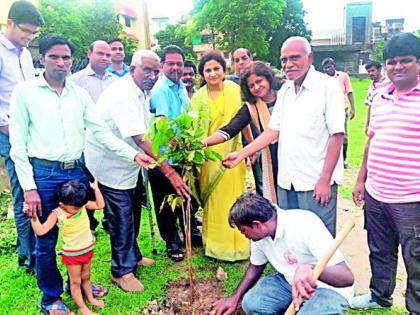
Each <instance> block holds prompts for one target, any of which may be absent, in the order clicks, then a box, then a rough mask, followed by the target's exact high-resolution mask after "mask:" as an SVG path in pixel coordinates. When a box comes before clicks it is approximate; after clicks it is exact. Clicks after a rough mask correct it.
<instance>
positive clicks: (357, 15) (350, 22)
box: [344, 1, 372, 45]
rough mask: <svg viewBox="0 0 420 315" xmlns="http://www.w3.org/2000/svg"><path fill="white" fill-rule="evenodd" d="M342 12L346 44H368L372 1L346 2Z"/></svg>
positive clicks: (369, 41)
mask: <svg viewBox="0 0 420 315" xmlns="http://www.w3.org/2000/svg"><path fill="white" fill-rule="evenodd" d="M344 12H345V13H344V16H345V23H346V24H345V25H346V44H347V45H352V44H370V43H371V34H372V2H370V1H368V2H353V3H347V5H346V7H345V9H344Z"/></svg>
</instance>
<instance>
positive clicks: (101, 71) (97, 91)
mask: <svg viewBox="0 0 420 315" xmlns="http://www.w3.org/2000/svg"><path fill="white" fill-rule="evenodd" d="M87 57H88V59H89V64H88V65H87V66H86V68H85V69H83V70H80V71H79V72H76V73H75V74H73V75H72V76H71V77H70V79H71V80H73V82H74V83H76V84H77V85H79V86H80V87H82V88H84V89H85V90H86V91H87V92H88V93H89V95H90V97H91V98H92V100H93V101H94V102H95V103H96V102H97V101H98V98H99V95H101V93H102V92H103V90H105V89H106V88H107V87H108V86H109V85H110V84H111V83H112V82H113V81H115V80H116V79H117V78H118V77H117V76H116V75H114V74H112V73H110V72H108V71H106V68H108V66H109V65H110V64H111V47H110V46H109V44H108V43H107V42H105V41H103V40H97V41H95V42H93V43H92V44H91V45H90V47H89V50H88V53H87Z"/></svg>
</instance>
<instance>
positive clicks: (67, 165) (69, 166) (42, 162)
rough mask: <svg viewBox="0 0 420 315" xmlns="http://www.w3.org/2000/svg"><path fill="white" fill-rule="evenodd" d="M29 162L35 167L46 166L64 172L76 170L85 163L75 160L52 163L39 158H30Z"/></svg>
mask: <svg viewBox="0 0 420 315" xmlns="http://www.w3.org/2000/svg"><path fill="white" fill-rule="evenodd" d="M29 162H31V164H33V165H39V166H46V167H51V168H61V169H63V170H72V169H74V168H76V167H77V166H82V165H83V162H82V160H81V159H78V160H73V161H65V162H61V161H50V160H44V159H38V158H29Z"/></svg>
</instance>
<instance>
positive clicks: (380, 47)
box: [373, 38, 385, 62]
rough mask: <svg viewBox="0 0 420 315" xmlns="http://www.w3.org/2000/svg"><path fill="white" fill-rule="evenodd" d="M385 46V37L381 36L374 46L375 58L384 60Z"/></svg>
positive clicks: (380, 60)
mask: <svg viewBox="0 0 420 315" xmlns="http://www.w3.org/2000/svg"><path fill="white" fill-rule="evenodd" d="M384 48H385V40H384V39H382V38H381V39H379V40H378V41H377V42H375V44H374V48H373V58H374V60H377V61H379V62H382V60H383V59H384Z"/></svg>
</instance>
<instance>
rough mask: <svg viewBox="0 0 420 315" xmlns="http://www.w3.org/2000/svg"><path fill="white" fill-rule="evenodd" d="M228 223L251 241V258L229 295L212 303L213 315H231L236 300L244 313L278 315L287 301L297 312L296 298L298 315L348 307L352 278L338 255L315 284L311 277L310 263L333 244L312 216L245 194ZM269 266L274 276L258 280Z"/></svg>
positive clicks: (306, 212)
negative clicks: (274, 271) (214, 310)
mask: <svg viewBox="0 0 420 315" xmlns="http://www.w3.org/2000/svg"><path fill="white" fill-rule="evenodd" d="M229 224H230V225H231V226H236V227H238V229H239V230H240V231H241V232H242V233H243V234H244V235H245V236H246V237H247V238H249V239H251V258H250V264H249V265H248V269H247V271H246V273H245V275H244V277H243V279H242V281H241V283H240V284H239V285H238V287H237V288H236V290H235V291H234V292H233V294H232V295H231V296H230V297H228V298H226V299H222V300H220V301H218V302H217V303H216V314H217V315H228V314H233V313H234V312H235V310H236V307H237V306H238V304H239V301H240V300H241V299H242V309H243V310H244V312H245V314H283V313H284V312H285V311H286V309H287V308H288V306H289V305H290V303H291V302H292V301H293V304H294V305H295V309H299V302H298V301H299V299H302V300H303V301H305V302H304V303H303V305H302V307H301V308H300V310H299V314H300V315H302V314H306V315H308V314H314V315H315V314H316V315H323V314H343V313H344V311H345V310H346V309H347V308H348V307H349V300H350V299H351V298H352V297H353V288H352V285H353V283H354V276H353V273H352V272H351V270H350V268H349V266H348V265H347V264H346V262H345V260H344V257H343V255H342V254H341V253H340V251H337V252H336V253H334V255H333V256H332V258H331V259H330V261H329V262H328V265H327V267H326V268H325V269H324V271H323V272H322V273H321V275H320V277H319V281H316V280H315V279H314V278H313V268H314V265H315V263H316V262H317V261H319V260H320V259H321V257H322V256H323V255H324V253H325V252H326V250H327V248H328V246H329V245H330V243H331V242H332V240H333V239H332V236H331V234H330V233H328V231H327V229H326V228H325V226H324V225H323V224H322V222H321V220H320V219H319V218H318V217H317V216H316V215H314V214H313V213H311V212H309V211H304V210H290V211H284V210H281V209H279V208H278V207H277V206H275V205H273V204H271V203H270V202H269V200H267V199H265V198H264V197H261V196H259V195H257V194H252V193H245V194H243V195H242V196H241V197H239V198H238V200H237V201H236V202H235V204H234V205H233V206H232V210H231V211H230V213H229ZM268 262H269V263H270V264H271V265H272V266H273V267H274V269H275V270H276V271H277V273H276V274H274V275H270V276H265V277H262V278H261V276H262V274H263V271H264V268H265V266H266V265H267V263H268ZM260 278H261V279H260ZM257 281H258V282H257Z"/></svg>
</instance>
